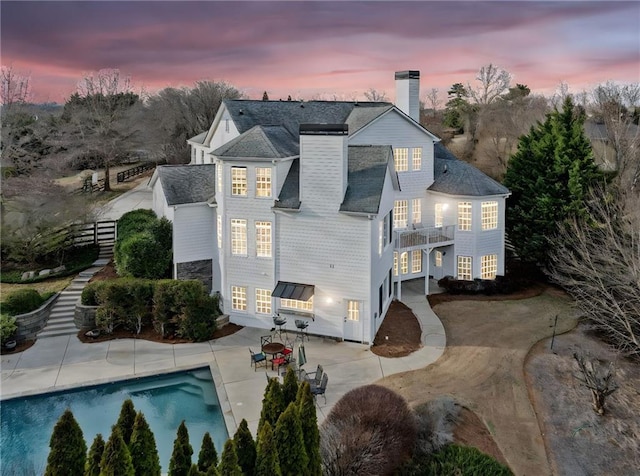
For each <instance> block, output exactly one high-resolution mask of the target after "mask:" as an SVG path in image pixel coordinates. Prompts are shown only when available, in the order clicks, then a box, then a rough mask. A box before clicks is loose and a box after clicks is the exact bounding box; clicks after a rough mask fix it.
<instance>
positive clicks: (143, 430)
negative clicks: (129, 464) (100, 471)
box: [129, 412, 160, 476]
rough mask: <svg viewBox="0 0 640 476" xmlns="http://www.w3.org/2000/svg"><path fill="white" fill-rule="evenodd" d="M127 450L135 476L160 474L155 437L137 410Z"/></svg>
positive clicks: (158, 475) (156, 475) (157, 475)
mask: <svg viewBox="0 0 640 476" xmlns="http://www.w3.org/2000/svg"><path fill="white" fill-rule="evenodd" d="M129 450H130V452H131V458H132V460H133V468H134V469H135V474H136V476H147V475H149V476H152V475H155V476H160V457H159V456H158V449H157V447H156V439H155V437H154V436H153V432H152V431H151V428H149V424H148V423H147V420H146V419H145V417H144V415H143V414H142V412H138V414H137V415H136V419H135V422H134V423H133V432H132V433H131V442H130V443H129Z"/></svg>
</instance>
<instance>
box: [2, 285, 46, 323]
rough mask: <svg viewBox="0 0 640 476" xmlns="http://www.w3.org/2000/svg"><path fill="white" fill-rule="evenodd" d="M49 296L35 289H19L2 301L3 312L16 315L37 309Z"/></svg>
mask: <svg viewBox="0 0 640 476" xmlns="http://www.w3.org/2000/svg"><path fill="white" fill-rule="evenodd" d="M47 299H48V297H44V296H41V295H40V293H39V292H38V291H36V290H35V289H30V288H29V289H19V290H18V291H14V292H12V293H11V294H9V295H8V296H7V298H6V299H5V300H4V302H3V303H2V312H4V313H7V314H9V315H10V316H15V315H18V314H25V313H27V312H31V311H35V310H36V309H38V308H39V307H40V306H42V303H44V302H45V301H46V300H47Z"/></svg>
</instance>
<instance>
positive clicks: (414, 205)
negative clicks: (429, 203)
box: [411, 198, 422, 223]
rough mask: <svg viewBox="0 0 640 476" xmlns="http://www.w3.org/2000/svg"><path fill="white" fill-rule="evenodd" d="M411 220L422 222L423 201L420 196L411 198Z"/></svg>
mask: <svg viewBox="0 0 640 476" xmlns="http://www.w3.org/2000/svg"><path fill="white" fill-rule="evenodd" d="M411 221H412V222H413V223H422V201H421V200H420V199H419V198H414V199H413V200H411Z"/></svg>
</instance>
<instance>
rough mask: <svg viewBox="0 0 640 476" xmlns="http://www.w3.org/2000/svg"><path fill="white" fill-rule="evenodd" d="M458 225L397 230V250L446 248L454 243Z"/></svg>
mask: <svg viewBox="0 0 640 476" xmlns="http://www.w3.org/2000/svg"><path fill="white" fill-rule="evenodd" d="M455 229H456V225H445V226H442V227H425V228H416V229H409V230H396V231H395V232H394V233H395V234H396V236H395V238H396V243H395V249H396V250H403V251H408V250H411V249H418V248H427V247H433V246H445V245H450V244H452V243H453V239H454V237H455Z"/></svg>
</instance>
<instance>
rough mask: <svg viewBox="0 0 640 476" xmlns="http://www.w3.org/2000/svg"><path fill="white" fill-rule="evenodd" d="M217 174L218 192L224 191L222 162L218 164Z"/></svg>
mask: <svg viewBox="0 0 640 476" xmlns="http://www.w3.org/2000/svg"><path fill="white" fill-rule="evenodd" d="M216 174H217V175H218V177H217V179H218V193H222V164H218V165H216Z"/></svg>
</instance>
